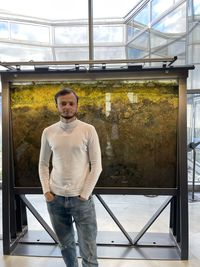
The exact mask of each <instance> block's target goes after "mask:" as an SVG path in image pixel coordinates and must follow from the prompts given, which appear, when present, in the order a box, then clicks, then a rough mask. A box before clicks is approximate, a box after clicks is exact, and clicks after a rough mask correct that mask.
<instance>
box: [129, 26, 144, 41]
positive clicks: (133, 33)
mask: <svg viewBox="0 0 200 267" xmlns="http://www.w3.org/2000/svg"><path fill="white" fill-rule="evenodd" d="M141 32H142V31H141V30H140V29H137V28H136V26H135V25H134V24H133V25H127V35H128V36H127V38H128V41H130V40H131V39H133V37H134V36H136V35H138V34H139V33H141Z"/></svg>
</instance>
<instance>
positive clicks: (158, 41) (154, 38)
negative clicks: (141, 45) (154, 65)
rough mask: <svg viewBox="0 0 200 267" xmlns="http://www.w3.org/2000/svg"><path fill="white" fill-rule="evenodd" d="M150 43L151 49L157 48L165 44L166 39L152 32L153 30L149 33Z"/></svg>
mask: <svg viewBox="0 0 200 267" xmlns="http://www.w3.org/2000/svg"><path fill="white" fill-rule="evenodd" d="M150 37H151V39H150V43H151V48H152V49H158V48H159V47H161V46H164V45H166V44H167V39H166V38H163V37H161V36H159V35H157V34H154V33H153V32H151V33H150Z"/></svg>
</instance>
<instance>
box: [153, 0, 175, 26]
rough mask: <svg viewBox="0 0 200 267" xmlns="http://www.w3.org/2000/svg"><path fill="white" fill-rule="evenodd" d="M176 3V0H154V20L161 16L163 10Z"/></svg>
mask: <svg viewBox="0 0 200 267" xmlns="http://www.w3.org/2000/svg"><path fill="white" fill-rule="evenodd" d="M173 3H174V0H168V1H167V5H166V0H153V1H152V2H151V4H152V21H153V20H155V19H156V18H157V17H159V16H160V15H161V14H162V13H163V12H165V11H166V10H167V9H169V8H170V7H171V6H172V5H173Z"/></svg>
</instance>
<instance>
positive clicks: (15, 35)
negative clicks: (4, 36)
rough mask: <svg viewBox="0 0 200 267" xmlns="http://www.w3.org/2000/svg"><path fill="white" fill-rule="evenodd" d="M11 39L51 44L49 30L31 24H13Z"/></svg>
mask: <svg viewBox="0 0 200 267" xmlns="http://www.w3.org/2000/svg"><path fill="white" fill-rule="evenodd" d="M11 38H12V39H15V40H22V41H29V42H40V43H49V28H48V27H44V26H37V25H30V24H19V23H11Z"/></svg>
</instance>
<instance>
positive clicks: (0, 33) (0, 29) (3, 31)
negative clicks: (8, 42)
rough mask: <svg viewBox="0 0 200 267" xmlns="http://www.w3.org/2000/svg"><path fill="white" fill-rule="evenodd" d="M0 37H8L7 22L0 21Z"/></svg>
mask: <svg viewBox="0 0 200 267" xmlns="http://www.w3.org/2000/svg"><path fill="white" fill-rule="evenodd" d="M0 38H9V32H8V23H7V22H4V21H0Z"/></svg>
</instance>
